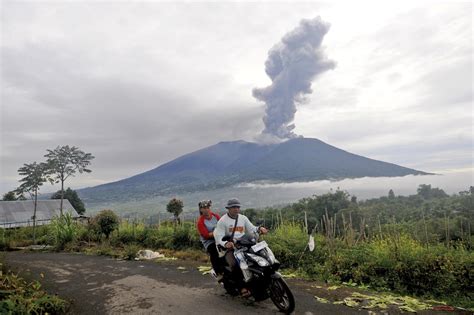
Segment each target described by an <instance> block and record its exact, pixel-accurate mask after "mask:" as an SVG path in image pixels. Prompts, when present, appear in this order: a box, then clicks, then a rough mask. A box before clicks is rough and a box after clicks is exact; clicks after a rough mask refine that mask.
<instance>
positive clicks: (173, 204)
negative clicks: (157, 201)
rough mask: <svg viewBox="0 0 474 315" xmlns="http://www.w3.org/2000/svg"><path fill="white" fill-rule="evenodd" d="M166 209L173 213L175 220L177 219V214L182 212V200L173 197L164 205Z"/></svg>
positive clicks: (177, 220)
mask: <svg viewBox="0 0 474 315" xmlns="http://www.w3.org/2000/svg"><path fill="white" fill-rule="evenodd" d="M166 211H168V212H170V213H172V214H173V215H174V219H175V222H178V223H179V222H180V221H179V215H180V214H181V212H183V202H182V201H181V200H179V199H176V198H173V199H171V200H170V201H169V202H168V204H167V205H166Z"/></svg>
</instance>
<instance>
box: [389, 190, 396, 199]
mask: <svg viewBox="0 0 474 315" xmlns="http://www.w3.org/2000/svg"><path fill="white" fill-rule="evenodd" d="M388 199H395V193H394V192H393V190H392V189H390V190H389V191H388Z"/></svg>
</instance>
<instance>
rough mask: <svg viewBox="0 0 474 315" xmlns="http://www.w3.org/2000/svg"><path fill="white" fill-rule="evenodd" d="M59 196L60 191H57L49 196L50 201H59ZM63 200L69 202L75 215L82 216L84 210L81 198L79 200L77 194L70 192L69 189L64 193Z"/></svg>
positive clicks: (73, 191)
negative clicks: (75, 212) (74, 210)
mask: <svg viewBox="0 0 474 315" xmlns="http://www.w3.org/2000/svg"><path fill="white" fill-rule="evenodd" d="M61 195H62V192H61V190H58V191H57V192H55V193H54V194H53V195H52V196H51V199H61ZM64 199H67V200H69V202H70V203H71V205H72V206H73V207H74V209H76V211H77V213H79V214H81V215H82V214H84V213H85V212H86V208H85V207H84V203H83V202H82V200H81V198H79V196H78V195H77V192H76V191H75V190H72V189H71V188H70V187H68V189H66V190H65V191H64Z"/></svg>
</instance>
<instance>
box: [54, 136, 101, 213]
mask: <svg viewBox="0 0 474 315" xmlns="http://www.w3.org/2000/svg"><path fill="white" fill-rule="evenodd" d="M47 151H48V153H47V154H46V155H45V157H46V158H47V161H46V163H47V165H48V169H49V170H50V172H51V177H50V180H51V183H61V190H60V191H61V198H60V199H61V206H60V212H61V215H62V214H63V199H64V182H65V181H66V179H68V178H69V177H70V176H74V174H76V172H79V173H81V174H82V173H90V172H91V170H89V169H87V166H89V164H90V163H91V160H92V159H94V156H92V154H90V153H85V152H83V151H81V150H79V148H77V147H75V146H72V147H70V146H68V145H65V146H62V147H60V146H58V147H56V149H54V150H47Z"/></svg>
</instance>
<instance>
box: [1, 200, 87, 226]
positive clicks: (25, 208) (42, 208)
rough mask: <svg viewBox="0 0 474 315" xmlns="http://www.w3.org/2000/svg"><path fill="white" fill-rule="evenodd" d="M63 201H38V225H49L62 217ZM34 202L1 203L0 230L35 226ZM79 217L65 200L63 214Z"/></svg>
mask: <svg viewBox="0 0 474 315" xmlns="http://www.w3.org/2000/svg"><path fill="white" fill-rule="evenodd" d="M60 204H61V200H59V199H54V200H38V201H37V205H36V225H44V224H49V223H50V222H51V220H52V219H53V217H55V216H59V215H60V210H59V209H60ZM34 207H35V204H34V201H33V200H22V201H0V228H4V229H8V228H16V227H21V226H33V213H34ZM66 213H69V214H71V216H72V217H73V218H77V217H79V214H78V213H77V212H76V210H75V209H74V207H73V206H72V205H71V203H70V202H69V200H67V199H64V200H63V214H66Z"/></svg>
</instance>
